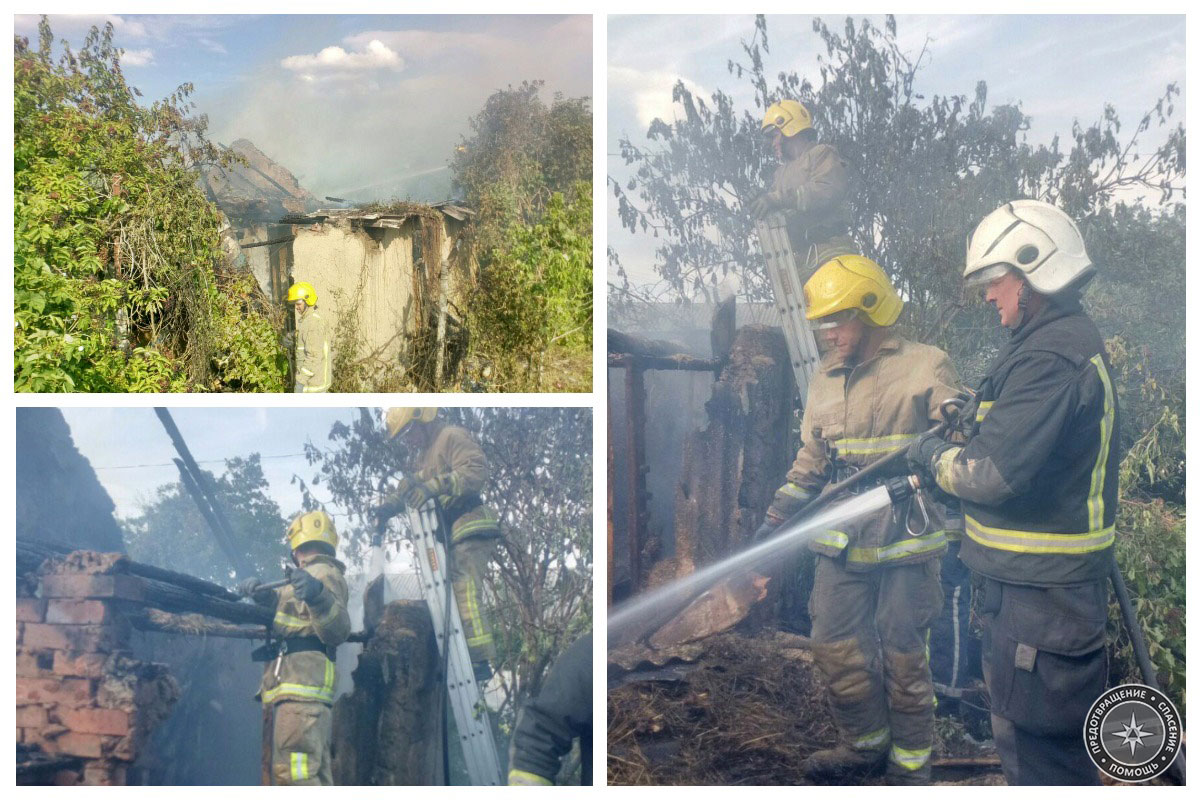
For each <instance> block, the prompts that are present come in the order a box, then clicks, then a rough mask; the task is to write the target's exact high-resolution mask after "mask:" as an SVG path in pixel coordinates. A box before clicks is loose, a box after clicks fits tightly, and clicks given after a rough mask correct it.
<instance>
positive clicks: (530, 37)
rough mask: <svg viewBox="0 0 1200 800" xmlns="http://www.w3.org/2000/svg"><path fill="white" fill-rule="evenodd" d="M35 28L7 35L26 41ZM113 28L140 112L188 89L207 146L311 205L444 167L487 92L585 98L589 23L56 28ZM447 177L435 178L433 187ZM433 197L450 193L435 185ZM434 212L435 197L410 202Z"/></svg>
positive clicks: (248, 20)
mask: <svg viewBox="0 0 1200 800" xmlns="http://www.w3.org/2000/svg"><path fill="white" fill-rule="evenodd" d="M37 20H38V17H37V16H23V15H18V16H17V17H16V18H15V20H14V24H15V28H16V33H17V34H18V35H28V36H30V37H31V38H33V37H36V32H37ZM105 20H109V21H111V22H112V23H113V26H114V30H115V34H116V37H115V38H116V43H117V44H118V45H119V46H121V47H123V48H124V49H125V50H126V53H125V57H124V59H123V61H122V69H123V70H124V72H125V74H126V77H127V79H128V81H129V82H130V83H131V84H132V85H134V86H136V87H138V88H139V89H140V90H141V91H142V92H143V94H144V95H145V97H146V99H147V100H153V99H158V98H161V97H164V96H166V95H167V94H168V93H170V92H171V91H173V90H174V89H175V88H176V87H177V86H179V85H180V84H182V83H184V82H189V81H190V82H191V83H193V84H194V85H195V87H196V93H195V95H194V99H195V101H196V104H197V106H198V109H197V110H198V111H199V112H201V113H206V114H208V116H209V123H210V131H211V134H212V138H214V139H215V140H217V141H220V142H224V143H226V144H228V143H229V142H231V141H233V140H234V139H237V138H247V139H250V140H251V141H252V142H254V144H255V145H257V146H258V148H259V149H260V150H262V151H263V152H264V153H266V154H267V155H268V156H270V157H271V158H272V159H274V160H275V161H277V162H279V163H280V164H282V165H283V166H285V167H286V168H288V169H289V170H291V171H292V172H293V173H294V174H296V175H297V177H299V178H300V181H301V184H302V185H304V186H305V188H307V189H309V190H310V191H312V192H313V193H314V194H315V195H317V196H318V197H321V196H324V195H327V194H334V195H337V196H352V197H353V198H354V199H361V200H367V199H376V198H378V199H387V198H388V197H390V194H389V192H392V191H394V190H395V188H396V187H397V186H398V185H404V179H405V178H406V176H412V175H414V174H417V173H426V172H428V171H429V170H437V169H439V168H444V167H445V165H446V162H447V161H448V160H449V158H450V155H451V154H452V151H453V147H454V145H455V144H456V143H457V142H458V140H459V136H460V135H463V134H466V133H468V127H467V120H468V119H469V118H470V117H471V116H473V115H474V114H476V113H478V112H479V110H480V109H481V108H482V106H483V101H484V100H485V99H486V98H487V97H488V95H490V94H491V93H492V92H494V91H496V90H497V89H503V88H505V87H507V86H508V85H510V84H512V85H519V84H520V83H521V82H522V81H523V80H533V79H544V80H545V81H546V91H545V94H544V97H545V98H546V99H547V100H549V99H550V97H551V95H552V93H553V92H555V91H561V92H563V93H564V94H567V95H569V96H581V95H589V96H590V95H591V93H592V23H591V18H590V17H588V16H516V15H509V16H487V15H446V16H436V15H407V16H375V15H346V16H320V15H297V16H286V15H266V16H233V15H219V16H195V15H149V16H144V15H129V16H115V15H93V16H52V17H51V19H50V22H51V28H52V29H53V31H54V33H55V36H56V38H59V39H61V38H66V39H68V40H69V41H71V42H72V44H73V45H76V46H77V45H78V44H79V43H80V42H81V41H82V40H83V37H84V35H85V34H86V32H87V30H88V28H89V27H90V26H91V25H94V24H100V25H103V23H104V21H105ZM443 177H445V176H444V175H443ZM443 185H448V181H444V182H443ZM416 199H422V200H438V199H444V198H442V197H418V198H416Z"/></svg>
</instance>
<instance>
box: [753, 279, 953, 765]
mask: <svg viewBox="0 0 1200 800" xmlns="http://www.w3.org/2000/svg"><path fill="white" fill-rule="evenodd" d="M804 296H805V301H806V305H807V317H808V319H810V320H812V321H813V322H814V323H815V325H814V327H816V328H817V329H818V331H819V333H820V334H821V336H822V338H823V339H824V340H825V343H826V345H827V346H828V350H827V352H826V354H825V356H824V358H823V359H822V362H821V366H820V368H819V370H817V372H816V373H815V374H814V375H813V378H812V384H811V385H810V387H809V390H808V399H807V401H806V403H805V412H804V420H803V425H802V434H801V435H802V439H803V447H802V448H801V449H800V450H799V452H798V453H797V454H796V460H795V462H794V463H793V464H792V468H791V470H789V472H788V474H787V482H786V483H785V484H784V485H783V486H782V487H780V489H779V490H778V491H777V492H776V493H775V498H774V500H773V501H772V502H771V506H770V508H769V509H768V510H767V517H766V521H765V522H764V523H763V525H762V527H761V528H759V530H758V532H757V533H756V537H755V538H756V539H758V540H762V539H765V538H767V537H769V536H771V535H772V534H773V533H774V532H775V530H776V529H777V528H778V526H779V525H780V524H781V523H782V522H783V521H784V520H786V519H787V518H788V517H791V516H792V515H794V514H796V513H799V512H800V511H802V510H803V508H804V506H805V505H806V504H807V503H808V502H809V501H811V500H812V499H813V498H815V497H816V496H817V494H818V493H819V492H820V491H821V489H822V488H823V487H824V486H825V485H826V484H827V483H829V482H830V481H838V480H841V479H843V478H845V477H847V476H848V475H850V474H852V473H853V472H855V471H857V470H858V469H859V468H861V467H863V466H864V465H866V464H869V463H871V462H872V461H875V460H877V459H878V458H880V457H881V456H883V455H887V454H888V453H891V452H895V451H897V450H900V449H902V448H906V447H908V445H909V443H910V442H911V441H913V440H914V439H916V438H917V436H919V435H920V434H921V433H923V432H925V431H927V430H929V428H930V427H932V426H933V425H935V424H936V423H937V422H939V421H940V411H939V407H940V406H941V404H942V403H943V402H944V401H945V400H948V399H950V398H953V397H956V396H957V394H958V386H959V381H958V376H957V374H956V373H955V371H954V367H953V366H952V365H951V363H950V359H949V358H947V356H946V354H945V353H943V352H942V351H941V350H938V349H937V348H936V347H930V346H928V345H923V344H917V343H915V342H910V341H908V340H906V339H904V338H902V337H900V336H899V335H897V334H896V333H895V332H893V331H892V328H891V326H892V325H893V324H895V322H896V319H897V318H898V317H899V315H900V311H901V309H902V308H903V305H904V303H903V301H902V300H901V299H900V297H899V296H898V295H897V294H896V291H895V290H894V289H893V288H892V286H891V284H890V282H889V281H888V279H887V275H886V274H885V273H884V271H883V270H882V269H880V267H879V266H878V265H877V264H875V263H874V262H873V261H871V260H870V259H868V258H865V257H863V256H860V255H848V256H839V257H837V258H834V259H832V260H830V261H828V262H826V263H825V264H823V265H822V266H821V267H820V269H818V270H817V271H816V273H815V274H814V275H813V276H812V278H810V279H809V281H808V282H807V283H806V284H805V286H804ZM903 467H904V462H903V459H902V460H901V461H900V467H899V469H900V472H901V473H902V472H903V471H904V469H903ZM888 477H892V476H891V475H883V476H881V478H880V481H878V482H876V483H874V484H871V483H868V485H867V486H865V487H863V489H868V488H873V487H874V486H877V485H878V484H879V482H882V480H883V479H886V478H888ZM860 491H861V490H860ZM922 500H923V503H921V504H918V503H911V502H910V503H909V504H907V505H905V506H904V507H902V508H897V509H891V508H886V509H882V510H880V511H878V512H875V513H873V514H869V515H865V516H862V517H859V518H857V519H854V520H853V521H848V522H846V523H845V524H844V525H841V526H840V527H839V528H838V529H837V530H826V531H822V532H820V533H818V534H817V535H816V537H815V538H814V539H813V540H812V541H811V542H810V544H809V547H810V549H811V550H812V551H814V552H815V553H816V555H817V558H816V560H817V564H816V572H815V576H814V579H813V588H812V595H811V597H810V600H809V613H810V615H811V617H812V641H813V648H812V652H813V659H814V661H815V662H816V664H817V666H818V668H819V669H820V670H821V672H822V674H823V675H824V676H825V679H826V681H827V683H828V685H829V691H830V695H831V701H832V707H833V715H834V721H835V722H836V724H837V728H838V732H839V735H840V739H841V741H840V744H838V745H837V746H836V747H834V748H832V749H827V750H820V751H817V752H816V753H814V754H813V755H812V756H811V757H810V758H809V759H808V761H807V763H806V765H805V767H806V770H807V773H808V775H809V776H810V777H812V778H813V779H815V780H821V781H829V780H837V779H843V778H847V777H852V776H859V777H861V776H866V775H872V774H879V773H881V772H886V775H887V780H888V781H889V782H890V783H896V784H922V783H927V782H928V781H929V775H930V765H929V759H930V750H931V746H932V744H933V712H934V694H933V683H932V680H931V677H930V670H929V660H928V653H927V641H928V632H929V627H930V625H931V623H932V622H933V621H934V619H935V618H936V617H937V615H938V612H939V611H940V609H941V607H942V590H941V586H940V583H939V572H940V569H939V559H940V557H941V556H942V554H943V553H944V552H945V551H946V542H947V538H948V536H949V535H950V534H949V533H948V531H947V527H948V526H947V522H946V516H947V514H946V511H945V509H943V508H941V507H940V506H939V505H938V504H937V503H935V502H933V501H932V499H925V498H922ZM922 509H924V511H922Z"/></svg>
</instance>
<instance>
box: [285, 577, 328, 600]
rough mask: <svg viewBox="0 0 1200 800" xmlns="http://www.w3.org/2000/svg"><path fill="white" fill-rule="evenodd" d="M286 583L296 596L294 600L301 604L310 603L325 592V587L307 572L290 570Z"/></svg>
mask: <svg viewBox="0 0 1200 800" xmlns="http://www.w3.org/2000/svg"><path fill="white" fill-rule="evenodd" d="M288 581H289V582H290V583H291V584H292V592H293V593H294V594H295V595H296V599H297V600H299V601H300V602H301V603H311V602H312V601H314V600H316V599H317V598H318V597H320V596H321V592H323V591H325V586H324V585H323V584H322V583H321V582H320V581H319V580H317V579H316V578H314V577H313V576H312V574H310V573H309V572H308V570H304V569H294V570H292V574H291V575H289V576H288Z"/></svg>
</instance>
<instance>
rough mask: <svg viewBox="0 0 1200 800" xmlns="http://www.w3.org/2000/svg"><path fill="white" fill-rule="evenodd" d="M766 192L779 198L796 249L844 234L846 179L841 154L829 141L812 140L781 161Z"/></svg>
mask: <svg viewBox="0 0 1200 800" xmlns="http://www.w3.org/2000/svg"><path fill="white" fill-rule="evenodd" d="M770 192H771V194H774V195H778V196H779V197H780V198H781V200H782V202H783V205H784V214H785V215H786V217H787V226H788V236H789V238H790V239H791V241H792V247H793V249H795V251H796V252H797V253H801V254H802V253H804V252H806V251H807V250H808V249H809V248H811V247H813V246H816V245H820V244H822V243H824V242H827V241H829V240H830V239H833V238H834V237H837V236H844V235H845V234H846V232H847V228H848V226H849V224H850V212H849V209H848V208H847V206H846V196H847V194H848V192H849V182H848V180H847V177H846V166H845V163H844V162H843V161H842V157H841V156H839V155H838V152H837V150H834V149H833V147H831V146H830V145H827V144H814V145H813V146H812V147H810V148H809V149H808V150H806V151H805V152H804V153H803V154H801V155H800V157H799V158H796V159H793V160H791V161H785V162H783V163H782V164H781V165H780V166H779V169H778V170H776V171H775V177H774V180H773V181H772V182H771V190H770Z"/></svg>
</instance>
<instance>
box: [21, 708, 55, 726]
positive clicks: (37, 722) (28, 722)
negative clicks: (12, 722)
mask: <svg viewBox="0 0 1200 800" xmlns="http://www.w3.org/2000/svg"><path fill="white" fill-rule="evenodd" d="M49 722H50V720H49V718H48V717H47V716H46V709H45V708H44V707H43V706H17V728H44V727H45V726H46V725H48V724H49Z"/></svg>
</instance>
